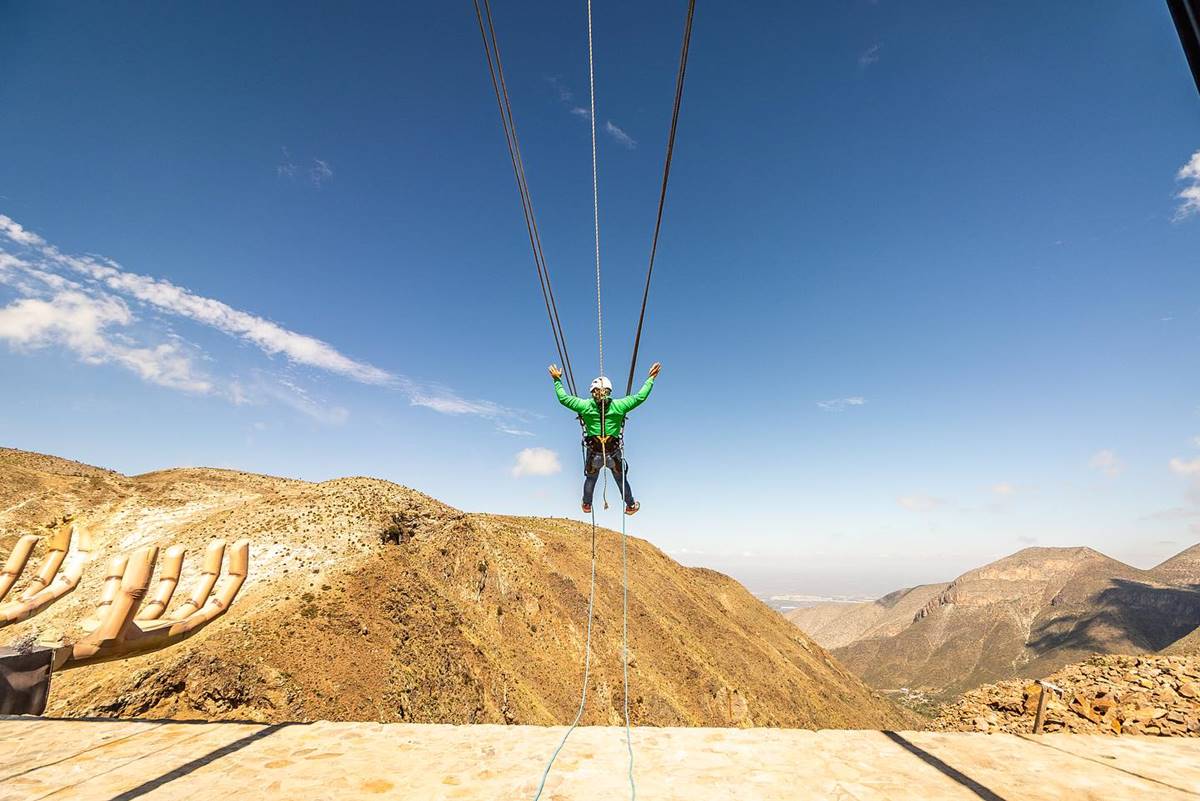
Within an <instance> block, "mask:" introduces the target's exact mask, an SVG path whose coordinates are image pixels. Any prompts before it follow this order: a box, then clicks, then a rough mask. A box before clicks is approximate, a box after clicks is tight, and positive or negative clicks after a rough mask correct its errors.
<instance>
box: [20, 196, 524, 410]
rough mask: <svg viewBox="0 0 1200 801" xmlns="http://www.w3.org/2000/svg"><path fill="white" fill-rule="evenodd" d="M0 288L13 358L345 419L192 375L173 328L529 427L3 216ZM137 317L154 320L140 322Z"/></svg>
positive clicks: (267, 392)
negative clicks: (59, 353)
mask: <svg viewBox="0 0 1200 801" xmlns="http://www.w3.org/2000/svg"><path fill="white" fill-rule="evenodd" d="M0 285H4V286H7V287H9V288H10V289H11V290H12V291H13V292H14V293H15V294H16V295H17V296H18V297H17V299H16V300H14V301H13V302H12V303H10V304H9V305H8V306H5V307H2V308H0V339H2V340H3V341H5V342H7V343H8V344H9V346H11V347H14V348H17V349H20V350H33V349H38V348H46V347H50V346H56V347H61V348H63V349H66V350H67V351H69V352H71V353H73V354H74V355H75V356H77V357H78V358H79V359H80V360H81V361H83V362H84V363H86V364H116V365H119V366H121V367H123V368H125V369H127V370H130V371H131V372H134V373H135V374H137V375H138V376H139V377H140V378H142V380H144V381H147V382H149V383H153V384H157V385H160V386H165V387H169V388H172V389H178V390H182V391H185V392H191V393H196V394H213V395H219V396H222V397H225V398H226V399H228V400H230V401H231V402H233V403H246V402H262V399H264V398H271V399H274V400H279V401H281V402H286V403H288V404H289V405H290V406H292V407H293V408H295V409H297V410H298V411H301V412H303V413H305V414H308V415H309V416H311V417H315V418H317V419H323V420H325V421H328V422H338V421H339V419H342V420H344V419H345V414H346V412H345V410H344V409H343V410H340V411H339V410H338V409H337V407H332V408H331V407H327V406H325V405H323V404H319V403H317V402H316V401H314V400H313V399H312V398H311V397H309V396H308V395H307V394H306V393H305V392H304V391H303V390H302V389H301V388H300V386H299V385H298V384H296V383H295V382H293V381H291V380H290V379H279V380H277V381H276V382H275V384H274V385H273V388H268V383H269V382H267V381H265V380H264V379H262V378H261V377H260V378H259V379H257V380H255V381H252V382H244V381H239V380H236V379H232V378H230V379H225V380H219V379H217V378H214V377H212V376H209V375H206V374H205V373H204V371H203V370H202V369H201V368H200V366H199V365H200V364H201V363H203V362H206V361H209V360H207V359H206V358H205V357H204V354H202V353H200V351H199V349H198V348H197V347H195V346H191V345H188V344H187V343H185V342H183V340H181V339H180V338H179V337H177V336H175V335H174V333H173V332H172V331H171V329H170V326H169V320H170V319H172V318H174V319H181V320H186V321H189V322H192V323H196V324H198V325H201V326H203V327H205V328H208V329H211V330H214V331H219V332H221V333H222V334H225V335H227V336H229V337H231V338H232V339H234V340H236V341H238V342H241V343H244V344H247V345H251V346H253V347H255V348H257V349H258V350H259V351H260V352H262V353H263V354H265V355H266V356H268V357H281V358H283V359H284V360H285V361H286V362H287V364H288V365H289V366H290V367H303V368H312V369H316V370H319V371H323V372H326V373H330V374H333V375H337V376H341V377H343V378H347V379H349V380H351V381H354V382H357V383H360V384H367V385H372V386H379V387H384V388H387V389H391V390H395V391H398V392H400V393H402V394H404V395H405V396H407V397H408V399H409V401H410V403H412V404H413V405H415V406H422V407H425V408H428V409H432V410H434V411H437V412H440V413H442V414H448V415H472V416H476V417H483V418H486V419H489V420H493V421H495V422H496V423H497V425H498V426H502V427H507V428H510V429H511V428H513V426H514V424H515V423H519V422H521V421H523V420H525V419H527V417H528V415H526V414H524V413H522V412H519V411H517V410H513V409H509V408H506V407H503V406H500V405H498V404H496V403H492V402H491V401H486V400H470V399H467V398H464V397H462V396H461V395H459V394H458V393H456V392H454V391H453V390H451V389H449V388H447V387H445V386H442V385H440V384H436V383H429V382H421V381H418V380H416V379H412V378H409V377H407V376H403V375H398V374H395V373H392V372H390V371H387V370H384V369H382V368H380V367H376V366H375V365H372V364H370V363H368V362H365V361H362V360H359V359H355V358H352V357H350V356H348V355H346V354H344V353H342V352H341V351H339V350H338V349H337V348H335V347H334V346H333V345H331V344H329V343H327V342H324V341H322V340H320V339H317V338H315V337H312V336H308V335H307V334H301V333H299V332H297V331H293V330H290V329H288V328H285V327H283V326H281V325H279V324H278V323H275V322H272V321H270V320H267V319H265V318H263V317H259V316H257V315H254V314H251V313H249V312H245V311H241V310H239V309H235V308H233V307H232V306H229V305H228V304H226V303H223V302H221V301H219V300H215V299H213V298H207V297H204V296H202V295H197V294H196V293H194V292H192V291H190V290H188V289H186V288H184V287H181V286H178V285H176V284H173V283H171V282H170V281H167V280H165V279H160V278H154V277H152V276H148V275H141V274H138V273H134V272H130V271H127V270H125V269H124V268H122V267H121V265H119V264H118V263H116V262H114V261H112V260H110V259H106V258H103V257H101V256H91V255H89V256H75V255H70V254H65V253H63V252H61V251H60V250H59V249H58V248H57V247H55V246H54V245H52V244H50V243H48V242H47V241H46V240H45V239H43V238H42V237H41V236H39V235H37V234H35V233H33V232H32V231H29V230H27V229H25V228H24V227H22V226H21V225H20V224H19V223H17V222H16V221H15V220H13V219H11V218H9V217H7V216H6V215H3V214H0ZM131 304H136V305H131ZM138 307H140V308H144V309H148V310H150V311H152V312H154V313H155V314H154V315H150V316H142V317H139V315H138V314H137V313H136V311H135V309H136V308H138ZM164 318H165V321H164ZM156 326H157V328H156Z"/></svg>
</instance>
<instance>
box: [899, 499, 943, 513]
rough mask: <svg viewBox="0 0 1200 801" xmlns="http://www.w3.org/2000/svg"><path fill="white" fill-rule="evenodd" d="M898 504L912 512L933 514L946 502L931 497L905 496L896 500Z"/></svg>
mask: <svg viewBox="0 0 1200 801" xmlns="http://www.w3.org/2000/svg"><path fill="white" fill-rule="evenodd" d="M896 503H898V504H900V505H901V506H902V507H904V508H905V509H907V510H909V511H910V512H932V511H933V510H934V509H936V508H937V507H939V506H941V505H943V504H944V503H945V501H943V500H942V499H941V498H933V497H930V496H929V495H903V496H901V497H899V498H897V499H896Z"/></svg>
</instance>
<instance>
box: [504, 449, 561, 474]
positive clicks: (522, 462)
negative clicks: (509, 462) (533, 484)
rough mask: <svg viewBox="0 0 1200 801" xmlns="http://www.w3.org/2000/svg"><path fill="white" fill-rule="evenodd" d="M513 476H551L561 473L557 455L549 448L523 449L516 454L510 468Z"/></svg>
mask: <svg viewBox="0 0 1200 801" xmlns="http://www.w3.org/2000/svg"><path fill="white" fill-rule="evenodd" d="M511 472H512V474H513V476H515V477H517V478H520V477H521V476H552V475H554V474H555V473H561V472H562V465H561V464H560V463H559V461H558V454H557V453H555V452H554V451H552V450H550V449H549V448H525V449H523V450H522V451H521V452H520V453H518V454H517V461H516V464H514V465H513V467H512V471H511Z"/></svg>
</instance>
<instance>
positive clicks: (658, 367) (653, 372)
mask: <svg viewBox="0 0 1200 801" xmlns="http://www.w3.org/2000/svg"><path fill="white" fill-rule="evenodd" d="M661 371H662V362H655V363H654V364H652V365H650V377H651V378H658V374H659V372H661Z"/></svg>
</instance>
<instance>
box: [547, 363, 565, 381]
mask: <svg viewBox="0 0 1200 801" xmlns="http://www.w3.org/2000/svg"><path fill="white" fill-rule="evenodd" d="M549 370H550V377H551V378H553V379H554V380H555V381H557V380H558V379H560V378H562V370H559V369H558V365H557V364H552V365H550V367H549Z"/></svg>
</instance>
